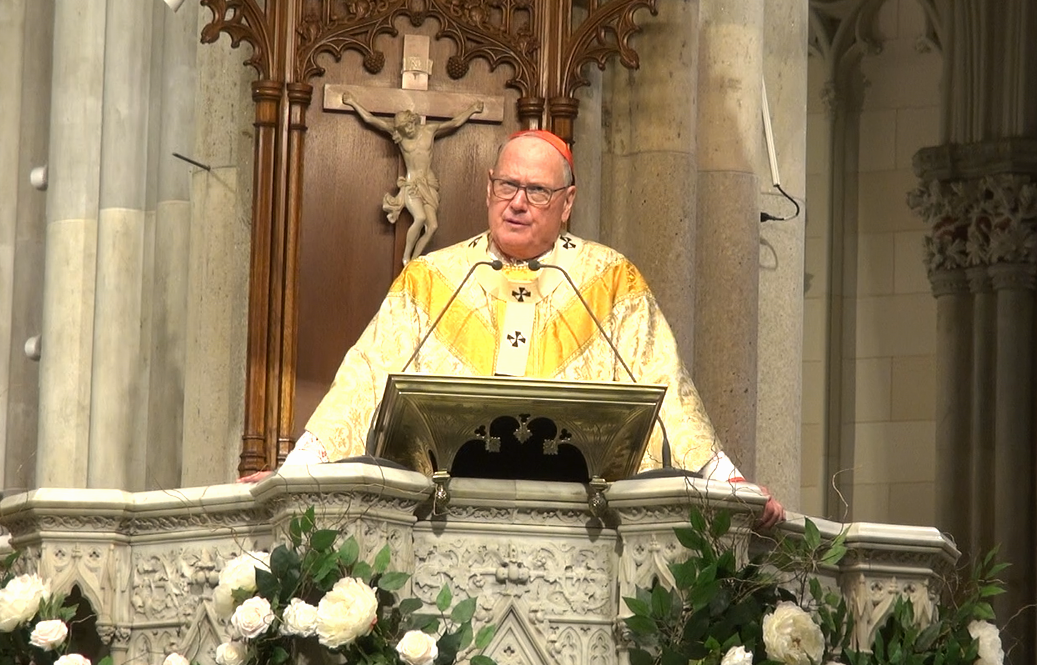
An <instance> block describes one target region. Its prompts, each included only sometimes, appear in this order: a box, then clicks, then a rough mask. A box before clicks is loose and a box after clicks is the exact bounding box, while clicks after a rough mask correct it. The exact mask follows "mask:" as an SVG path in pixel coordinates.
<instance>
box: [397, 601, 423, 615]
mask: <svg viewBox="0 0 1037 665" xmlns="http://www.w3.org/2000/svg"><path fill="white" fill-rule="evenodd" d="M424 606H425V603H423V602H421V601H420V600H419V599H417V598H404V599H403V600H401V601H400V605H399V609H400V614H404V615H406V614H414V613H415V612H417V611H418V610H420V609H421V608H422V607H424Z"/></svg>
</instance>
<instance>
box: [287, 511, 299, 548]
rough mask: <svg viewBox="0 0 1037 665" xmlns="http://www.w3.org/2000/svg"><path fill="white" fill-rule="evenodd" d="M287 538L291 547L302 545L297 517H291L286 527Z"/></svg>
mask: <svg viewBox="0 0 1037 665" xmlns="http://www.w3.org/2000/svg"><path fill="white" fill-rule="evenodd" d="M288 536H289V538H291V539H292V547H299V546H300V545H302V522H301V520H300V519H299V518H298V517H293V518H292V521H291V523H290V524H289V525H288Z"/></svg>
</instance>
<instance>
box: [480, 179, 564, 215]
mask: <svg viewBox="0 0 1037 665" xmlns="http://www.w3.org/2000/svg"><path fill="white" fill-rule="evenodd" d="M520 189H521V190H523V191H524V192H525V193H526V200H527V201H529V204H530V205H533V206H536V207H538V208H542V207H544V206H546V205H547V204H549V203H551V199H552V198H553V197H554V195H555V193H556V192H560V191H562V190H563V189H569V185H564V186H562V187H557V188H555V189H551V188H549V187H544V186H543V185H520V184H518V183H517V182H512V181H510V180H504V179H502V178H490V191H491V192H493V195H494V196H496V197H497V198H498V199H503V200H509V199H512V198H514V197H515V195H516V194H518V192H519V190H520Z"/></svg>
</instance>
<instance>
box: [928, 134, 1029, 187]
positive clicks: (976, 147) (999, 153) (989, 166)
mask: <svg viewBox="0 0 1037 665" xmlns="http://www.w3.org/2000/svg"><path fill="white" fill-rule="evenodd" d="M912 162H913V166H914V170H915V175H917V176H918V177H919V178H921V179H922V180H964V179H969V178H980V177H983V176H985V175H995V174H1016V175H1027V176H1034V175H1037V139H1033V138H1022V137H1013V138H1005V139H998V140H996V141H983V142H981V143H947V144H944V145H938V146H933V147H929V148H922V149H921V150H919V151H918V152H916V153H915V156H914V158H913V160H912Z"/></svg>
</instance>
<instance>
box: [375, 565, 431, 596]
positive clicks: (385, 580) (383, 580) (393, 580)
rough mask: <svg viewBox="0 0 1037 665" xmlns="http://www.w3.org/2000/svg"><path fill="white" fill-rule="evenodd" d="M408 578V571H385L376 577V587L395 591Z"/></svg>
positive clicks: (401, 586) (400, 587)
mask: <svg viewBox="0 0 1037 665" xmlns="http://www.w3.org/2000/svg"><path fill="white" fill-rule="evenodd" d="M409 579H410V573H396V572H390V573H386V574H384V575H382V576H381V577H379V578H378V588H379V589H384V590H386V591H397V590H399V589H402V588H403V585H404V584H406V583H407V580H409ZM418 602H421V601H418Z"/></svg>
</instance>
